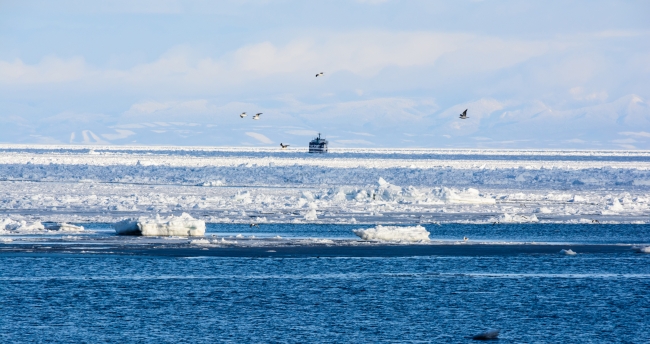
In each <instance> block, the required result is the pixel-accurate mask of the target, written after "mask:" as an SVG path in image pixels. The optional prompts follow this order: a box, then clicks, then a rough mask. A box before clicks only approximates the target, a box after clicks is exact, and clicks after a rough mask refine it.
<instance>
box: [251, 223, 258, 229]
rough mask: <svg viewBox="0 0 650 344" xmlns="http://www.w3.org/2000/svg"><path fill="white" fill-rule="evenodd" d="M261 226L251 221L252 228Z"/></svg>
mask: <svg viewBox="0 0 650 344" xmlns="http://www.w3.org/2000/svg"><path fill="white" fill-rule="evenodd" d="M259 226H260V225H258V224H257V223H251V225H250V228H253V227H259Z"/></svg>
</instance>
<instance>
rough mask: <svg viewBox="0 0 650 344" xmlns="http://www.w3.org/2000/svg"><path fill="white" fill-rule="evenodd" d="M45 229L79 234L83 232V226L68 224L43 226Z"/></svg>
mask: <svg viewBox="0 0 650 344" xmlns="http://www.w3.org/2000/svg"><path fill="white" fill-rule="evenodd" d="M45 229H47V230H50V231H62V232H80V231H83V230H84V227H83V226H75V225H71V224H69V223H65V222H61V223H55V224H51V225H47V226H45Z"/></svg>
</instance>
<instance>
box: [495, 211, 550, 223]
mask: <svg viewBox="0 0 650 344" xmlns="http://www.w3.org/2000/svg"><path fill="white" fill-rule="evenodd" d="M489 222H499V223H533V222H539V220H538V219H537V216H535V214H531V215H518V214H507V213H506V214H501V215H499V216H497V217H493V218H491V219H490V220H489Z"/></svg>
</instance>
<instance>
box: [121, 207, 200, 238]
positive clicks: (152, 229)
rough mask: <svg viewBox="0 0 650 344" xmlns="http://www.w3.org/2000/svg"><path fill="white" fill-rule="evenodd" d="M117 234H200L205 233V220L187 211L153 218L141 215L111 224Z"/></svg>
mask: <svg viewBox="0 0 650 344" xmlns="http://www.w3.org/2000/svg"><path fill="white" fill-rule="evenodd" d="M113 228H114V229H115V232H116V233H117V234H121V235H125V234H135V235H138V234H139V235H144V236H172V235H173V236H202V235H204V234H205V222H204V221H202V220H197V219H195V218H193V217H192V216H190V215H189V214H187V213H183V214H182V215H181V216H174V215H171V216H169V217H167V218H161V217H160V216H159V215H156V218H155V219H151V218H146V217H142V218H140V219H138V220H133V219H127V220H123V221H120V222H117V223H115V224H113Z"/></svg>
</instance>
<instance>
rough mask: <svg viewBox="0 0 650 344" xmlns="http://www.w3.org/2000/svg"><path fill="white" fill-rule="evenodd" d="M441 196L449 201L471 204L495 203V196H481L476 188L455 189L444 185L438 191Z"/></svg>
mask: <svg viewBox="0 0 650 344" xmlns="http://www.w3.org/2000/svg"><path fill="white" fill-rule="evenodd" d="M437 193H438V194H439V196H440V198H441V199H442V200H444V201H446V202H448V203H469V204H495V203H496V201H495V200H494V199H493V198H486V197H481V195H480V193H479V191H478V190H477V189H474V188H469V189H466V190H460V191H459V190H454V189H450V188H446V187H443V188H442V189H441V190H439V191H438V192H437Z"/></svg>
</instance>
